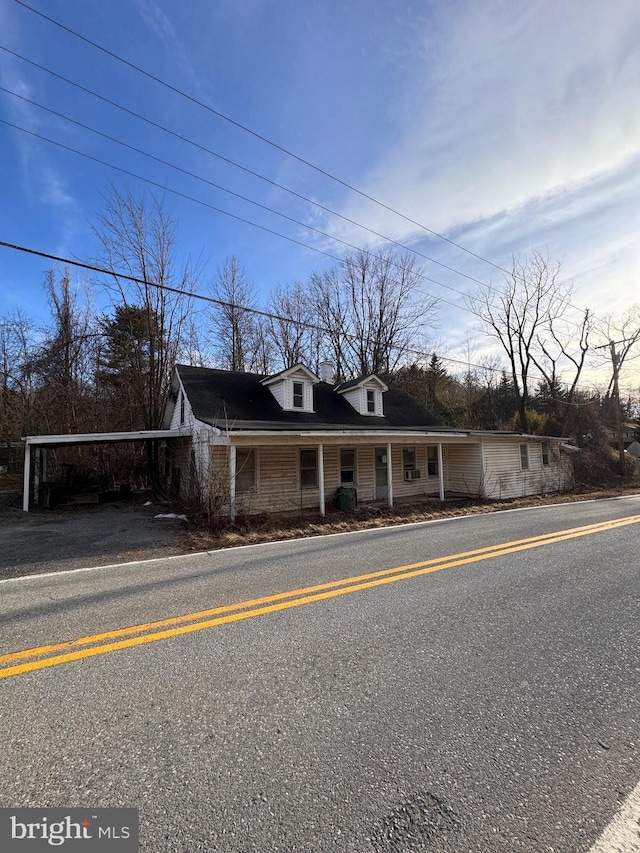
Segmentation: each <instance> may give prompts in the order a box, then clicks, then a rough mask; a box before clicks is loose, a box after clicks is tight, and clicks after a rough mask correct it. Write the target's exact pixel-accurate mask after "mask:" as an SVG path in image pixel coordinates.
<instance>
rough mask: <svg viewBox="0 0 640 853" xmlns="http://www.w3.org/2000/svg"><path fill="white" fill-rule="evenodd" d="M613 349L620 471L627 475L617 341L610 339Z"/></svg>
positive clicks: (612, 359)
mask: <svg viewBox="0 0 640 853" xmlns="http://www.w3.org/2000/svg"><path fill="white" fill-rule="evenodd" d="M609 348H610V349H611V363H612V365H613V395H614V398H615V405H616V427H617V429H618V451H619V453H620V473H621V474H622V476H623V477H624V476H625V471H626V467H625V461H624V438H623V435H622V412H621V410H620V386H619V385H618V367H619V363H618V355H617V353H616V342H615V341H609Z"/></svg>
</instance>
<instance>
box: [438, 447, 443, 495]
mask: <svg viewBox="0 0 640 853" xmlns="http://www.w3.org/2000/svg"><path fill="white" fill-rule="evenodd" d="M438 484H439V486H440V500H441V501H443V500H444V471H443V465H442V442H441V441H439V442H438Z"/></svg>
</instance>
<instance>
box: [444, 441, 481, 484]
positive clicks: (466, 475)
mask: <svg viewBox="0 0 640 853" xmlns="http://www.w3.org/2000/svg"><path fill="white" fill-rule="evenodd" d="M443 450H444V453H443V456H444V458H445V468H446V476H445V481H444V485H445V492H455V493H458V494H462V495H465V496H466V495H468V496H469V497H480V496H481V495H482V468H481V464H480V445H479V444H450V445H446V446H445V447H443Z"/></svg>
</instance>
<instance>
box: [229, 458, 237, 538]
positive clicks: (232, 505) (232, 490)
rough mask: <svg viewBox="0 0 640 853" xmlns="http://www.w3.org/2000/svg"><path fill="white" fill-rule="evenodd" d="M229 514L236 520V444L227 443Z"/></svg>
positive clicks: (232, 519)
mask: <svg viewBox="0 0 640 853" xmlns="http://www.w3.org/2000/svg"><path fill="white" fill-rule="evenodd" d="M229 516H230V517H231V521H232V522H233V521H235V520H236V446H235V444H230V445H229Z"/></svg>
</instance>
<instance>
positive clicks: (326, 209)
mask: <svg viewBox="0 0 640 853" xmlns="http://www.w3.org/2000/svg"><path fill="white" fill-rule="evenodd" d="M16 2H18V0H16ZM23 5H24V4H23ZM27 8H29V7H27ZM36 14H40V13H39V12H36ZM44 17H46V16H44ZM63 29H65V28H64V27H63ZM79 38H83V37H82V36H79ZM100 49H101V48H100ZM0 50H4V51H5V52H6V53H9V54H10V55H12V56H14V57H16V58H18V59H20V60H22V61H23V62H26V63H28V64H29V65H32V66H34V67H35V68H38V69H39V70H41V71H44V72H45V73H47V74H49V75H51V76H53V77H56V78H57V79H59V80H61V81H63V82H64V83H66V84H68V85H70V86H73V87H75V88H77V89H79V90H80V91H83V92H85V93H86V94H88V95H90V96H91V97H95V98H97V99H99V100H101V101H103V102H104V103H107V104H109V105H110V106H113V107H114V108H116V109H118V110H121V111H122V112H124V113H126V114H128V115H131V116H133V117H134V118H136V119H138V120H140V121H142V122H144V123H146V124H148V125H150V126H152V127H154V128H156V129H158V130H161V131H162V132H164V133H167V134H169V135H171V136H173V137H175V138H176V139H179V140H180V141H183V142H186V143H187V144H189V145H192V146H193V147H195V148H197V149H199V150H201V151H203V152H205V153H207V154H209V155H211V156H213V157H216V158H218V159H219V160H221V161H223V162H225V163H227V164H228V165H231V166H233V167H234V168H237V169H240V170H241V171H243V172H245V173H247V174H250V175H252V176H254V177H257V178H258V179H260V180H262V181H265V182H266V183H268V184H270V185H272V186H274V187H276V188H278V189H280V190H283V191H284V192H286V193H289V194H290V195H292V196H293V197H295V198H298V199H300V200H301V201H304V202H306V203H307V204H310V205H312V206H313V207H316V208H318V209H320V210H322V211H324V212H326V213H328V214H330V215H331V216H335V217H337V218H339V219H341V220H343V221H344V222H347V223H349V224H351V225H354V226H356V227H357V228H361V229H362V230H364V231H366V232H368V233H369V234H372V235H373V236H375V237H378V238H379V239H381V240H384V241H386V242H389V243H391V244H393V245H395V246H398V247H399V248H402V249H403V250H404V251H406V252H410V253H412V254H414V255H416V256H418V257H421V258H423V259H425V260H427V261H430V262H431V263H434V264H436V265H438V266H440V267H442V268H443V269H446V270H448V271H449V272H452V273H454V274H455V275H459V276H461V277H463V278H466V279H468V280H469V281H472V282H474V283H475V284H479V285H480V286H481V287H483V288H485V290H486V291H490V292H494V293H497V294H498V295H500V294H501V293H502V291H500V290H499V289H498V288H495V287H493V286H492V285H491V284H489V283H487V282H484V281H482V280H480V279H478V278H475V277H474V276H471V275H469V274H468V273H465V272H462V271H461V270H458V269H456V268H455V267H452V266H450V265H449V264H445V263H444V262H442V261H439V260H437V259H436V258H432V257H431V256H430V255H427V254H425V253H424V252H421V251H419V250H418V249H415V248H413V247H411V246H408V245H407V244H405V243H402V242H400V241H398V240H395V239H394V238H392V237H388V236H386V235H384V234H382V233H380V232H379V231H376V230H375V229H373V228H370V227H369V226H367V225H363V224H362V223H360V222H358V221H356V220H354V219H351V218H350V217H348V216H345V215H343V214H341V213H339V212H338V211H335V210H333V209H332V208H330V207H327V206H325V205H323V204H321V203H320V202H318V201H315V200H314V199H310V198H308V197H307V196H305V195H303V194H301V193H298V192H297V191H295V190H292V189H291V188H289V187H286V186H285V185H283V184H280V183H278V182H277V181H273V180H272V179H270V178H267V177H266V176H265V175H262V174H261V173H259V172H256V171H254V170H253V169H250V168H248V167H246V166H244V165H242V164H240V163H237V162H235V161H234V160H231V159H230V158H228V157H225V156H223V155H222V154H220V153H219V152H216V151H214V150H212V149H210V148H208V147H207V146H204V145H202V144H200V143H197V142H195V141H193V140H191V139H189V138H188V137H186V136H184V135H183V134H180V133H177V132H176V131H174V130H172V129H171V128H168V127H166V126H165V125H162V124H159V123H158V122H155V121H153V120H152V119H149V118H147V117H145V116H143V115H141V114H140V113H137V112H135V111H134V110H131V109H129V108H128V107H125V106H123V105H122V104H119V103H118V102H116V101H113V100H111V99H110V98H107V97H105V96H104V95H100V94H99V93H97V92H95V91H93V90H92V89H89V88H87V87H86V86H83V85H81V84H79V83H77V82H75V81H73V80H71V79H69V78H68V77H64V76H63V75H61V74H58V73H57V72H56V71H53V70H52V69H50V68H47V67H46V66H44V65H41V64H40V63H38V62H35V61H33V60H31V59H29V58H28V57H26V56H24V55H23V54H20V53H17V52H16V51H13V50H10V49H9V48H7V47H5V46H3V45H0ZM123 61H125V62H126V60H123ZM133 67H134V68H136V66H133ZM142 73H146V72H144V71H143V72H142ZM0 88H1V89H3V91H5V92H7V93H8V94H10V95H13V96H14V97H16V98H20V99H21V100H23V101H26V102H28V103H30V104H33V105H34V106H37V107H39V108H40V109H42V110H45V111H47V112H50V113H52V114H53V115H56V116H58V117H60V118H62V119H64V120H66V121H69V122H71V123H73V124H76V125H78V126H80V127H82V128H84V129H86V130H89V131H90V132H92V133H95V134H97V135H100V136H103V137H104V138H106V139H109V140H111V141H113V142H116V143H117V144H119V145H123V146H125V147H128V148H130V149H131V150H133V151H136V152H138V153H140V154H142V155H143V156H146V157H149V158H151V159H156V160H157V161H158V162H161V163H163V164H164V165H167V166H169V167H170V168H174V169H176V170H178V171H182V172H184V173H185V174H188V175H190V176H192V177H195V178H196V179H197V180H202V181H203V182H205V183H209V184H210V185H211V186H214V187H216V188H218V189H220V190H221V191H223V192H227V193H229V194H231V195H235V196H237V197H238V198H241V199H243V200H244V201H247V202H248V203H249V204H253V205H256V206H258V207H262V208H263V209H266V210H269V211H270V212H272V213H275V214H276V215H277V216H281V217H283V218H285V219H290V220H291V221H292V222H295V223H297V224H301V225H302V226H303V227H305V228H309V229H310V230H312V231H316V232H317V233H318V234H321V235H322V236H325V237H328V238H329V239H331V240H335V241H336V242H339V243H342V244H343V245H346V246H348V247H349V248H355V249H357V250H359V251H367V250H364V249H360V248H359V247H355V246H353V244H351V243H348V242H346V241H343V240H342V239H341V238H339V237H334V236H333V235H331V234H328V233H327V232H324V231H321V230H320V229H317V228H314V227H313V226H311V225H307V224H306V223H301V222H300V221H299V220H296V219H294V218H293V217H289V216H287V215H286V214H283V213H280V212H278V211H274V210H273V208H270V207H268V206H266V205H262V204H261V203H260V202H257V201H254V200H252V199H250V198H247V197H246V196H242V195H240V194H239V193H236V192H234V191H233V190H229V189H227V188H225V187H223V186H221V185H219V184H215V183H213V182H211V181H208V180H206V179H204V178H202V177H200V176H197V175H194V174H193V173H192V172H188V171H187V170H184V169H182V168H181V167H180V166H175V165H173V164H171V163H167V162H166V161H163V160H160V159H159V158H156V157H154V155H151V154H149V153H147V152H145V151H143V150H141V149H139V148H136V147H135V146H132V145H129V143H126V142H123V141H121V140H118V139H115V138H114V137H111V136H109V135H108V134H104V133H102V132H101V131H98V130H95V129H94V128H91V127H89V126H88V125H85V124H83V123H82V122H78V121H76V120H75V119H72V118H70V117H69V116H66V115H64V114H63V113H59V112H57V111H55V110H52V109H50V108H49V107H45V106H43V105H42V104H39V103H37V102H36V101H32V100H31V99H29V98H27V97H25V96H23V95H19V94H17V93H16V92H12V91H11V90H9V89H5V88H4V87H0ZM187 97H188V96H187ZM13 126H14V127H17V126H16V125H13ZM18 129H19V130H23V132H25V133H32V131H28V130H25V129H24V128H18ZM40 138H42V139H43V140H44V141H47V142H50V143H51V144H54V145H60V143H56V142H54V141H53V140H50V139H48V138H46V137H40ZM62 147H64V146H62ZM69 150H71V151H75V149H69ZM75 153H79V154H81V155H82V152H75ZM82 156H88V155H82ZM106 165H109V164H106ZM111 168H115V169H117V168H118V167H116V166H111ZM139 180H143V181H144V180H146V179H144V178H139ZM443 239H446V238H443ZM454 245H456V244H454ZM471 254H473V253H471ZM478 257H480V256H478ZM498 269H500V270H502V271H503V272H505V273H507V274H508V275H509V276H512V277H514V278H516V280H518V279H520V280H522V281H523V282H525V281H526V279H525V278H524V277H523V276H521V275H520V274H519V273H517V272H516V271H514V270H511V271H508V270H506V269H504V268H502V267H498ZM423 278H425V280H428V281H431V282H432V283H433V284H436V285H438V286H440V287H443V288H446V289H448V290H451V291H453V292H454V293H457V294H458V295H460V296H462V297H463V298H465V299H467V298H469V294H467V293H463V292H462V291H459V290H456V288H454V287H451V286H450V285H445V284H443V283H442V282H439V281H436V280H435V279H430V278H428V277H427V276H423ZM423 295H430V294H423ZM441 301H443V302H446V300H441ZM563 302H564V304H565V305H566V306H568V307H571V308H574V309H575V310H578V311H580V312H582V311H583V310H584V309H582V308H579V307H578V306H576V305H573V304H572V303H571V301H570V300H569V299H568V298H566V299H564V300H563ZM447 304H451V303H447ZM454 307H463V306H454ZM463 310H470V309H467V308H466V307H463ZM470 313H475V312H473V311H472V310H470ZM565 322H566V323H568V324H569V325H572V326H575V328H580V327H581V326H580V324H579V323H576V322H574V321H572V320H568V319H566V318H565Z"/></svg>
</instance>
